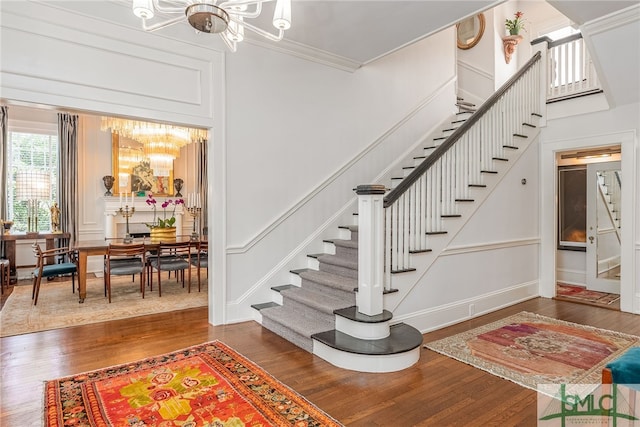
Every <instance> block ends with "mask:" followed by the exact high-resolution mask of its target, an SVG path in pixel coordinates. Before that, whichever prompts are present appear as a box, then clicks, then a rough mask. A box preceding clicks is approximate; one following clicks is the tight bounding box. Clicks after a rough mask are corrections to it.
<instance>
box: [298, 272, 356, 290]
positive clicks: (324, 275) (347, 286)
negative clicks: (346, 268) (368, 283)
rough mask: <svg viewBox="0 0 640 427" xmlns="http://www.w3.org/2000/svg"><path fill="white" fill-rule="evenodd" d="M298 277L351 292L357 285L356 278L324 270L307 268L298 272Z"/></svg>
mask: <svg viewBox="0 0 640 427" xmlns="http://www.w3.org/2000/svg"><path fill="white" fill-rule="evenodd" d="M300 277H302V278H303V279H307V280H311V281H313V282H316V283H320V284H322V285H325V286H330V287H332V288H335V289H341V290H344V291H347V292H353V290H354V289H356V288H357V287H358V279H354V278H351V277H345V276H339V275H337V274H333V273H328V272H326V271H318V270H310V269H307V270H306V271H303V272H301V273H300ZM303 286H304V284H303Z"/></svg>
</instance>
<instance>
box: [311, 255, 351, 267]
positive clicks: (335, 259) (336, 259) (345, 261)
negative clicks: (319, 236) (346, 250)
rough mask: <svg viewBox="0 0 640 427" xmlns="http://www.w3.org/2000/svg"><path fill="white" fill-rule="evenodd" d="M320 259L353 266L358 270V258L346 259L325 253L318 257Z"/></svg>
mask: <svg viewBox="0 0 640 427" xmlns="http://www.w3.org/2000/svg"><path fill="white" fill-rule="evenodd" d="M318 261H320V262H321V263H325V264H331V265H337V266H340V267H346V268H351V269H353V270H358V260H357V259H356V260H355V261H352V260H349V259H345V258H344V257H342V256H339V255H330V254H325V255H321V256H319V257H318Z"/></svg>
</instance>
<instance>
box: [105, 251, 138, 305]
mask: <svg viewBox="0 0 640 427" xmlns="http://www.w3.org/2000/svg"><path fill="white" fill-rule="evenodd" d="M146 266H147V248H146V247H145V244H144V243H133V244H120V243H110V244H109V247H108V248H107V256H106V258H105V263H104V286H105V294H107V295H108V297H109V302H111V276H129V275H131V276H133V277H135V275H137V274H139V275H140V292H141V293H142V298H144V291H145V274H146Z"/></svg>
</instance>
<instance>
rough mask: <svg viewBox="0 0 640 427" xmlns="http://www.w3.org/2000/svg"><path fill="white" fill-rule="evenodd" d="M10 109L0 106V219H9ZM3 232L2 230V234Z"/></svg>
mask: <svg viewBox="0 0 640 427" xmlns="http://www.w3.org/2000/svg"><path fill="white" fill-rule="evenodd" d="M8 110H9V108H8V107H7V106H6V105H2V106H0V174H1V175H0V219H7V220H8V219H9V218H7V211H8V206H7V196H8V188H7V187H8V183H9V181H8V180H7V173H8V170H7V164H8V160H7V155H8V150H7V145H8V144H9V141H7V132H8V130H7V126H8V121H9V111H8ZM1 232H2V230H0V233H1Z"/></svg>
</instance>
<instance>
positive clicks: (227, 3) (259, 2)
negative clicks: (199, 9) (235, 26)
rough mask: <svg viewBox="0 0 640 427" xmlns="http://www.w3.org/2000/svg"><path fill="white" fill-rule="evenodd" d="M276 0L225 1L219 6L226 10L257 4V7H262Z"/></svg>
mask: <svg viewBox="0 0 640 427" xmlns="http://www.w3.org/2000/svg"><path fill="white" fill-rule="evenodd" d="M272 1H274V0H237V1H236V0H232V1H225V2H222V3H220V4H219V5H218V6H219V7H221V8H223V9H226V8H228V7H232V6H244V5H247V6H250V5H252V4H255V5H256V6H262V3H269V2H272Z"/></svg>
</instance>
